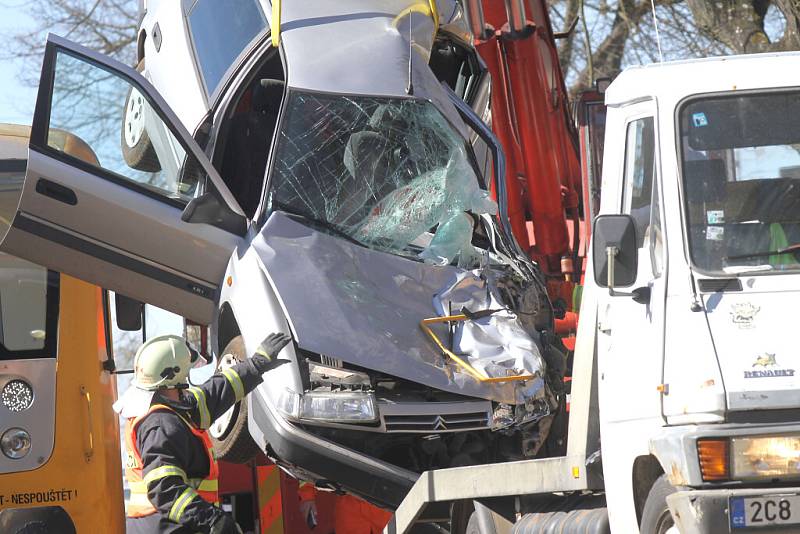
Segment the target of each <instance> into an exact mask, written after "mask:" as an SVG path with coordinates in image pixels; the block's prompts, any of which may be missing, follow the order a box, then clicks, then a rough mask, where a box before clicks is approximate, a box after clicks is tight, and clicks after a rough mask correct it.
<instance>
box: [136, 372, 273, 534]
mask: <svg viewBox="0 0 800 534" xmlns="http://www.w3.org/2000/svg"><path fill="white" fill-rule="evenodd" d="M231 369H233V370H234V371H235V372H236V374H237V375H238V376H239V378H240V379H241V385H242V389H241V390H239V391H240V392H242V393H243V394H245V395H246V394H247V393H249V392H250V391H252V390H253V389H254V388H255V387H256V386H257V385H258V384H260V383H261V374H260V373H259V372H258V371H257V370H256V368H255V367H254V366H253V364H252V363H251V362H250V360H247V361H245V362H243V363H240V364H237V365H235V366H233V367H232V368H231ZM234 381H235V379H234ZM236 389H238V388H235V387H234V385H233V383H232V380H231V379H229V378H228V377H226V376H224V375H223V374H215V375H214V376H212V377H211V378H209V379H208V381H206V382H205V383H203V384H201V385H200V386H196V387H192V388H189V390H181V397H182V398H181V402H175V401H171V400H167V399H164V398H163V397H161V396H159V395H155V396H154V397H153V400H152V403H151V404H166V405H168V406H170V407H171V408H173V409H175V410H176V411H177V412H179V413H181V414H182V415H183V416H184V417H185V418H186V419H188V420H190V421H191V422H192V423H193V424H194V425H196V426H197V427H198V428H208V426H210V424H211V422H213V421H214V420H215V419H216V418H218V417H219V416H220V415H222V414H223V413H225V411H227V410H228V408H230V407H231V406H233V405H234V403H236V401H237V400H238V399H237V398H236ZM198 398H199V399H200V402H199V403H198ZM203 398H204V399H205V406H203ZM136 445H137V447H138V448H139V453H140V454H141V456H142V464H143V469H142V476H143V477H144V478H145V480H147V476H148V473H150V472H151V471H153V470H155V469H158V468H159V467H162V466H175V467H178V468H180V469H182V470H183V471H184V472H185V473H186V476H187V478H188V479H192V478H204V477H206V476H208V472H209V465H208V455H207V453H206V452H205V451H204V450H203V448H204V447H203V443H202V441H200V439H199V438H197V437H195V436H194V435H193V434H192V433H191V431H190V430H189V429H188V428H187V426H186V423H185V422H184V421H182V420H181V418H180V417H179V416H178V415H176V414H175V413H172V412H168V411H165V410H163V411H157V412H153V413H151V414H150V415H147V416H146V417H145V418H144V419H143V420H142V421H141V422H140V423H139V426H138V429H137V432H136ZM162 471H163V470H162ZM157 473H158V472H156V474H157ZM188 487H189V486H188V484H187V482H186V481H185V480H184V479H183V478H182V477H181V476H177V475H172V476H164V477H161V478H156V479H155V480H152V481H150V482H149V483H148V485H147V496H148V498H149V499H150V502H151V503H153V505H154V506H155V507H156V508H157V509H158V513H156V514H152V515H150V516H147V517H141V518H130V517H129V518H128V519H127V532H128V534H154V533H164V534H166V533H170V534H194V533H197V532H202V533H207V532H209V530H210V529H211V525H212V524H213V523H214V521H215V520H216V519H217V518H218V517H219V516H220V515H222V514H223V512H222V510H221V509H220V508H216V507H215V506H213V505H211V504H210V503H207V502H206V501H204V500H203V499H201V498H200V497H194V498H192V499H191V500H190V501H189V502H188V504H186V505H185V508H183V506H182V505H183V504H185V503H184V502H180V503H178V502H177V501H179V500H180V497H181V495H182V494H183V493H184V492H185V491H186V490H187V489H188ZM176 503H177V506H176ZM179 509H182V513H181V514H180V516H179V517H177V515H176V512H177V510H179ZM170 513H173V518H175V517H177V520H178V522H177V523H176V522H175V521H173V520H171V519H170Z"/></svg>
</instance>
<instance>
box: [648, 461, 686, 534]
mask: <svg viewBox="0 0 800 534" xmlns="http://www.w3.org/2000/svg"><path fill="white" fill-rule="evenodd" d="M676 491H677V490H676V489H675V488H674V487H673V486H672V484H670V483H669V480H667V475H661V476H660V477H658V479H657V480H656V483H655V484H653V487H652V488H650V493H648V494H647V500H646V501H645V503H644V510H643V511H642V527H641V532H642V534H667V533H670V534H672V533H675V534H677V532H678V529H677V528H676V527H675V521H674V520H673V519H672V514H670V513H669V508H668V507H667V497H668V496H669V495H672V494H673V493H675V492H676Z"/></svg>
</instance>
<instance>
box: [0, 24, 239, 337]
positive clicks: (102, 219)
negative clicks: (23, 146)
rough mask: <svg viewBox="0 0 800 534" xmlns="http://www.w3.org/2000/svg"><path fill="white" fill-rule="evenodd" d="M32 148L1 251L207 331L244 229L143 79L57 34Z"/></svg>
mask: <svg viewBox="0 0 800 534" xmlns="http://www.w3.org/2000/svg"><path fill="white" fill-rule="evenodd" d="M29 148H30V150H29V155H28V166H27V171H26V174H25V184H24V186H23V189H22V196H21V198H20V202H19V206H18V208H17V213H16V215H15V217H14V220H13V221H12V224H11V227H10V229H9V230H8V232H7V234H6V236H5V238H4V240H3V242H2V245H0V250H2V251H4V252H8V253H9V254H13V255H15V256H19V257H22V258H25V259H28V260H30V261H33V262H35V263H38V264H41V265H44V266H46V267H48V268H49V269H52V270H55V271H60V272H62V273H66V274H69V275H72V276H75V277H77V278H81V279H83V280H86V281H89V282H92V283H94V284H97V285H100V286H103V287H106V288H108V289H112V290H114V291H116V292H119V293H121V294H123V295H127V296H129V297H132V298H134V299H137V300H140V301H143V302H148V303H150V304H154V305H156V306H159V307H161V308H164V309H167V310H169V311H172V312H174V313H177V314H179V315H182V316H184V317H187V318H189V319H191V320H193V321H196V322H198V323H203V324H208V323H209V322H210V321H211V319H212V316H213V311H214V300H215V298H216V295H217V289H218V286H219V284H220V283H221V280H222V277H223V276H224V273H225V268H226V265H227V263H228V259H229V258H230V256H231V253H232V252H233V250H234V249H235V248H236V246H237V245H238V243H239V241H240V239H241V237H240V236H241V235H243V234H244V232H245V229H246V219H245V218H244V215H243V213H242V210H241V208H240V207H239V206H238V204H237V203H236V200H235V199H234V198H233V196H232V195H231V193H230V191H228V189H227V188H226V187H225V184H224V183H223V182H222V179H221V178H220V177H219V175H218V174H217V172H216V171H215V170H214V168H213V167H212V166H211V163H210V162H209V161H208V159H207V158H206V157H205V156H204V154H203V152H202V151H201V150H200V148H199V147H198V146H197V144H196V143H195V142H194V140H193V139H192V137H191V135H190V134H189V133H188V132H187V131H186V129H185V128H184V127H183V126H182V125H181V123H180V121H179V120H178V118H177V117H176V116H175V114H174V113H173V112H172V111H171V110H170V109H169V108H168V106H167V105H166V103H165V102H164V100H163V99H162V98H161V97H160V96H159V94H158V93H157V92H156V90H155V89H154V88H153V87H152V85H150V83H148V82H147V81H146V80H145V79H144V77H143V76H141V75H140V74H138V73H137V72H136V71H134V70H133V69H131V68H129V67H126V66H125V65H123V64H121V63H119V62H118V61H115V60H112V59H110V58H107V57H105V56H103V55H101V54H98V53H96V52H93V51H91V50H88V49H86V48H84V47H82V46H80V45H77V44H75V43H72V42H70V41H67V40H65V39H62V38H59V37H55V36H49V37H48V41H47V47H46V50H45V57H44V64H43V66H42V76H41V79H40V80H39V94H38V98H37V101H36V111H35V114H34V119H33V127H32V130H31V137H30V147H29Z"/></svg>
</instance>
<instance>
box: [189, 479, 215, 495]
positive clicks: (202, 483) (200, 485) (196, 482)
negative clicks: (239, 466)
mask: <svg viewBox="0 0 800 534" xmlns="http://www.w3.org/2000/svg"><path fill="white" fill-rule="evenodd" d="M190 484H191V485H192V487H193V488H194V489H196V490H197V491H214V492H216V491H218V490H219V481H218V480H208V479H206V478H193V479H192V480H191V482H190Z"/></svg>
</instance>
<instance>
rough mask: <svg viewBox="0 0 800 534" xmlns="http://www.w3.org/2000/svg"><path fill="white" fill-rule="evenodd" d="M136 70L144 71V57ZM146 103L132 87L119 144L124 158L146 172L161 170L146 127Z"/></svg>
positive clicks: (126, 102)
mask: <svg viewBox="0 0 800 534" xmlns="http://www.w3.org/2000/svg"><path fill="white" fill-rule="evenodd" d="M136 70H137V71H138V72H143V71H144V59H142V60H141V61H140V62H139V64H138V65H136ZM145 105H146V101H145V98H144V96H143V95H142V93H140V92H139V91H138V90H137V89H136V88H134V87H131V88H130V90H129V91H128V96H127V97H126V98H125V108H124V110H123V112H122V128H121V129H120V140H119V144H120V148H121V150H122V158H123V159H124V160H125V163H126V164H127V165H128V166H129V167H131V168H133V169H136V170H139V171H144V172H158V171H160V170H161V164H160V163H159V161H158V155H157V154H156V150H155V148H154V147H153V143H152V142H151V141H150V136H149V135H148V134H147V129H146V128H145V122H144V109H145Z"/></svg>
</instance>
